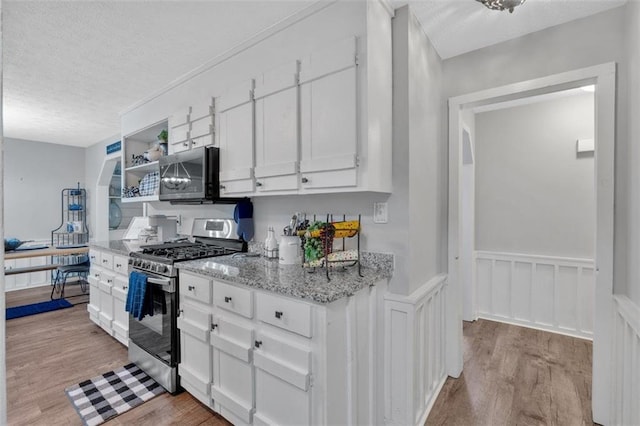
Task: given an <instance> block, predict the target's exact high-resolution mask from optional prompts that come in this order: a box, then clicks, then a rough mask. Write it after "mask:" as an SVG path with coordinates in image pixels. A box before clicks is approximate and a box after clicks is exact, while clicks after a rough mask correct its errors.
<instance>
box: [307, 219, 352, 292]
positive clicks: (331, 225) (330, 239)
mask: <svg viewBox="0 0 640 426" xmlns="http://www.w3.org/2000/svg"><path fill="white" fill-rule="evenodd" d="M361 220H362V216H361V215H358V219H357V220H355V219H354V220H349V221H348V220H347V215H342V220H341V221H336V220H335V217H334V215H333V214H327V215H326V221H325V223H324V229H323V230H322V231H321V232H320V234H321V235H320V238H321V240H322V249H323V250H322V251H323V254H324V258H323V262H322V264H321V265H320V267H322V268H324V269H325V273H326V275H327V280H328V281H331V277H330V276H329V270H330V269H333V267H332V266H331V264H340V266H341V267H342V268H343V269H344V268H347V267H353V266H356V265H357V266H358V275H359V276H361V277H362V276H363V275H362V264H361V260H360V257H361V256H360V233H361V230H362V228H361V226H362V222H361ZM313 221H314V222H316V221H317V218H316V215H313ZM352 222H353V223H357V225H356V226H352V227H350V228H348V229H336V227H337V226H340V225H339V224H341V223H344V224H346V223H349V224H351V223H352ZM308 226H309V223H308V221H306V220H304V221H302V227H303V229H300V228H298V229H297V232H298V235H299V236H300V239H301V246H302V263H303V266H305V265H307V264H308V259H306V253H305V240H306V238H307V237H306V235H307V234H308V233H307V230H306V228H307V227H308ZM354 237H355V238H356V243H357V245H356V253H357V258H356V259H354V260H342V259H340V260H329V254H331V253H334V248H335V240H336V238H337V239H339V240H342V250H341V251H346V240H347V239H349V238H354ZM316 238H317V237H316ZM316 268H317V267H310V268H309V272H310V273H313V272H315V271H316Z"/></svg>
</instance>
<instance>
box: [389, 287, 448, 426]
mask: <svg viewBox="0 0 640 426" xmlns="http://www.w3.org/2000/svg"><path fill="white" fill-rule="evenodd" d="M445 293H446V276H445V275H439V276H437V277H435V278H433V279H432V280H430V281H429V282H427V283H426V284H424V285H423V286H422V287H421V288H420V289H418V290H416V291H415V292H414V293H413V294H411V295H410V296H400V295H395V294H391V293H387V294H386V295H385V297H384V299H385V301H384V321H385V359H384V389H385V390H384V401H385V407H384V421H385V424H387V425H409V424H413V425H422V424H424V422H425V421H426V418H427V415H428V414H429V411H430V410H431V407H432V406H433V403H434V402H435V400H436V397H437V396H438V393H439V392H440V389H441V388H442V385H443V384H444V381H445V380H446V374H445V302H446V299H445Z"/></svg>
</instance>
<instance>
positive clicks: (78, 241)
mask: <svg viewBox="0 0 640 426" xmlns="http://www.w3.org/2000/svg"><path fill="white" fill-rule="evenodd" d="M61 203H62V204H61V210H62V211H61V216H62V218H61V224H60V226H59V227H58V228H56V229H54V230H53V231H51V246H52V247H69V248H71V247H78V246H83V245H86V244H87V243H88V242H89V228H88V227H87V192H86V191H85V190H84V188H80V183H79V182H78V187H77V188H65V189H63V190H62V191H61ZM78 257H79V256H76V255H69V256H53V257H52V259H51V263H57V264H59V265H67V264H70V263H78V261H79V259H78Z"/></svg>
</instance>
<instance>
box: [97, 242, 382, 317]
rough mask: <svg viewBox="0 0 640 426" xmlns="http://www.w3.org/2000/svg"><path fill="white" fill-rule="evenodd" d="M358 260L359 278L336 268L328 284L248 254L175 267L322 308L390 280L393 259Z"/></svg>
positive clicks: (128, 245)
mask: <svg viewBox="0 0 640 426" xmlns="http://www.w3.org/2000/svg"><path fill="white" fill-rule="evenodd" d="M89 245H90V247H93V248H96V249H99V250H107V251H110V252H112V253H115V254H119V255H122V256H129V253H131V252H133V251H137V250H139V248H140V246H139V244H138V243H137V242H130V241H123V240H113V241H95V242H91V243H90V244H89ZM361 259H362V275H363V276H362V277H361V276H359V275H358V267H357V266H352V267H348V268H344V269H342V268H335V269H330V270H329V276H330V278H331V280H330V281H329V280H327V275H326V271H325V269H323V268H318V269H316V270H315V272H311V270H310V269H305V268H302V266H300V265H279V263H278V260H268V259H266V258H264V257H262V256H253V257H252V256H247V254H241V255H240V254H236V255H230V256H219V257H209V258H206V259H199V260H190V261H186V262H179V263H176V266H177V267H178V268H179V269H180V270H183V271H191V272H196V273H198V274H202V275H206V276H209V277H212V278H218V279H221V280H225V281H227V282H232V283H238V284H244V285H246V286H249V287H253V288H257V289H262V290H268V291H272V292H274V293H280V294H284V295H287V296H291V297H295V298H299V299H304V300H308V301H312V302H316V303H322V304H325V303H331V302H333V301H336V300H338V299H341V298H343V297H347V296H351V295H353V294H355V293H356V292H357V291H358V290H360V289H362V288H364V287H367V286H370V285H374V284H375V283H376V282H378V281H380V280H383V279H389V278H391V275H392V273H393V255H391V254H381V253H368V252H363V253H361Z"/></svg>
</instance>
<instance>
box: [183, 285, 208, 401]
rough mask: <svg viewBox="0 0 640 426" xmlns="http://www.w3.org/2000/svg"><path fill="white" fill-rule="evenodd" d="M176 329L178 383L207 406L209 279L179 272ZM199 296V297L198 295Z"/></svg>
mask: <svg viewBox="0 0 640 426" xmlns="http://www.w3.org/2000/svg"><path fill="white" fill-rule="evenodd" d="M179 285H180V293H179V315H178V329H179V330H180V363H179V365H178V375H179V376H180V384H181V386H182V387H183V388H185V389H186V390H187V391H188V392H189V393H190V394H192V395H193V396H195V397H196V398H197V399H198V400H199V401H200V402H202V403H203V404H205V405H206V406H208V407H210V406H211V396H210V394H209V390H210V389H209V388H210V385H211V346H210V345H209V331H210V330H211V313H210V312H209V309H210V304H211V297H210V288H211V282H210V281H209V280H207V279H205V278H202V277H196V276H193V275H191V276H189V275H185V274H181V275H180V284H179ZM198 295H200V298H198V297H197V296H198Z"/></svg>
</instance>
